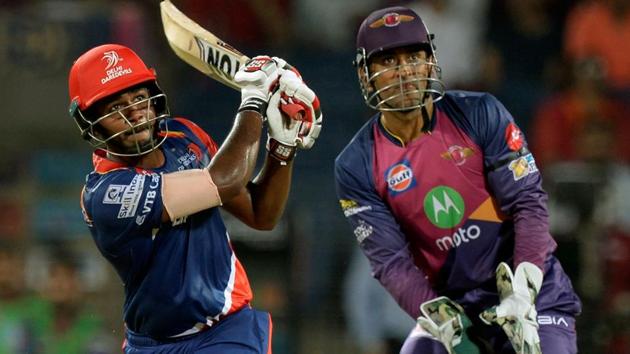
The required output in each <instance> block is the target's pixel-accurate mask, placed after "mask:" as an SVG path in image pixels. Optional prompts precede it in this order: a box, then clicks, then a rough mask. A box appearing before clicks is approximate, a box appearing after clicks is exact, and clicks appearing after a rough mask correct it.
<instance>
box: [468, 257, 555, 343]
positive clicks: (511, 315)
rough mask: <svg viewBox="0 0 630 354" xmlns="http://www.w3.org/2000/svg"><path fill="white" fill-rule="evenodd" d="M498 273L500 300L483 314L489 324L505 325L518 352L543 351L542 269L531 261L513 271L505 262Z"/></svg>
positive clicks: (508, 335)
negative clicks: (540, 316)
mask: <svg viewBox="0 0 630 354" xmlns="http://www.w3.org/2000/svg"><path fill="white" fill-rule="evenodd" d="M496 275H497V290H498V292H499V299H500V303H499V305H498V306H493V307H492V308H490V309H488V310H485V311H484V312H482V313H481V314H480V315H479V317H480V318H481V320H482V321H484V322H485V323H487V324H492V323H496V324H498V325H499V326H501V328H502V329H503V331H504V332H505V334H506V335H507V337H508V338H509V340H510V342H511V343H512V346H513V347H514V350H515V351H516V353H517V354H541V353H542V352H541V349H540V338H539V337H538V322H537V321H536V317H537V312H536V306H535V301H536V297H537V296H538V292H539V291H540V287H541V286H542V281H543V273H542V271H541V270H540V268H538V267H537V266H536V265H534V264H532V263H530V262H522V263H521V264H519V265H518V267H516V272H515V273H514V274H512V271H511V270H510V267H509V266H508V265H507V264H506V263H503V262H501V264H499V266H498V267H497V271H496Z"/></svg>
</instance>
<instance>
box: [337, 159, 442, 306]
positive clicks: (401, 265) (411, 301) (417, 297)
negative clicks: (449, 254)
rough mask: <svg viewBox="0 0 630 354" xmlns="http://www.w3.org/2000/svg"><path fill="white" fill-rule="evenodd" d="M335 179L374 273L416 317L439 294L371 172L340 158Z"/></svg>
mask: <svg viewBox="0 0 630 354" xmlns="http://www.w3.org/2000/svg"><path fill="white" fill-rule="evenodd" d="M355 161H356V159H355ZM335 180H336V189H337V196H338V198H339V202H340V204H341V208H342V210H343V213H344V216H345V217H346V218H347V220H348V221H349V223H350V226H351V227H352V230H353V233H354V235H355V237H356V238H357V241H358V242H359V245H360V247H361V250H362V251H363V253H364V254H365V255H366V256H367V258H368V260H369V261H370V266H371V269H372V275H373V276H374V277H375V278H376V279H378V281H379V282H380V283H381V284H382V285H383V286H384V287H385V289H387V291H388V292H389V293H390V294H391V295H392V296H393V298H394V299H395V300H396V302H397V303H398V305H399V306H400V307H401V308H402V309H403V310H405V311H406V312H407V313H408V314H409V315H410V316H412V317H413V318H417V317H418V316H419V314H420V304H421V303H422V302H424V301H426V300H429V299H432V298H434V297H435V296H436V293H435V292H434V290H433V289H432V287H431V285H430V283H429V280H428V278H427V276H426V275H425V274H424V273H423V272H422V270H420V269H419V268H418V267H416V265H415V263H414V262H413V258H412V255H411V252H410V250H409V244H408V242H407V240H406V238H405V235H404V234H403V233H402V231H401V230H400V227H399V225H398V223H397V222H396V220H395V219H394V217H393V216H392V214H391V213H390V211H389V209H388V208H387V206H386V205H385V204H384V202H383V201H382V200H381V198H380V197H379V196H378V194H377V193H376V190H375V189H374V187H373V182H370V181H371V179H370V177H369V172H368V171H367V169H364V171H363V172H362V173H361V172H357V169H356V168H352V166H348V165H346V164H344V163H343V162H341V161H340V160H339V159H337V161H336V163H335Z"/></svg>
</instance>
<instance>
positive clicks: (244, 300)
mask: <svg viewBox="0 0 630 354" xmlns="http://www.w3.org/2000/svg"><path fill="white" fill-rule="evenodd" d="M234 267H235V268H236V274H235V275H234V290H233V291H232V306H230V309H229V310H228V312H227V313H232V312H234V311H237V310H239V309H241V308H242V307H243V306H245V305H247V304H249V303H250V302H251V301H252V298H253V294H252V289H251V287H250V285H249V279H247V274H246V273H245V268H243V265H242V264H241V262H240V261H239V260H238V258H237V259H236V262H235V264H234Z"/></svg>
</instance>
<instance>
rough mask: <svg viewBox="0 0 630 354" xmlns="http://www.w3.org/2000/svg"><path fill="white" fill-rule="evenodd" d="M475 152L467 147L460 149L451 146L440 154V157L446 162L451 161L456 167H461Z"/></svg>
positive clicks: (456, 146)
mask: <svg viewBox="0 0 630 354" xmlns="http://www.w3.org/2000/svg"><path fill="white" fill-rule="evenodd" d="M474 153H475V150H473V149H471V148H469V147H461V146H459V145H451V146H449V147H448V150H447V151H445V152H443V153H441V154H440V157H442V158H443V159H446V160H451V161H453V162H454V163H455V165H457V166H461V165H463V164H464V163H466V159H467V158H469V157H470V156H472V155H473V154H474Z"/></svg>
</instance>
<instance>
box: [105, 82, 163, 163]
mask: <svg viewBox="0 0 630 354" xmlns="http://www.w3.org/2000/svg"><path fill="white" fill-rule="evenodd" d="M150 97H151V96H150V93H149V89H147V88H144V87H141V88H137V89H132V90H130V91H127V92H124V93H122V94H120V95H118V96H114V97H113V98H111V99H109V100H107V101H106V102H103V103H100V104H99V106H98V107H97V114H98V115H99V116H101V118H100V119H99V124H100V126H101V128H102V130H103V131H104V132H103V133H104V135H105V136H106V137H107V139H108V140H107V145H108V146H109V147H110V148H115V150H117V151H118V152H120V153H128V152H135V151H138V150H143V149H142V148H143V147H145V146H147V145H151V144H152V143H153V137H154V130H155V108H154V107H153V105H152V104H151V99H150Z"/></svg>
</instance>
